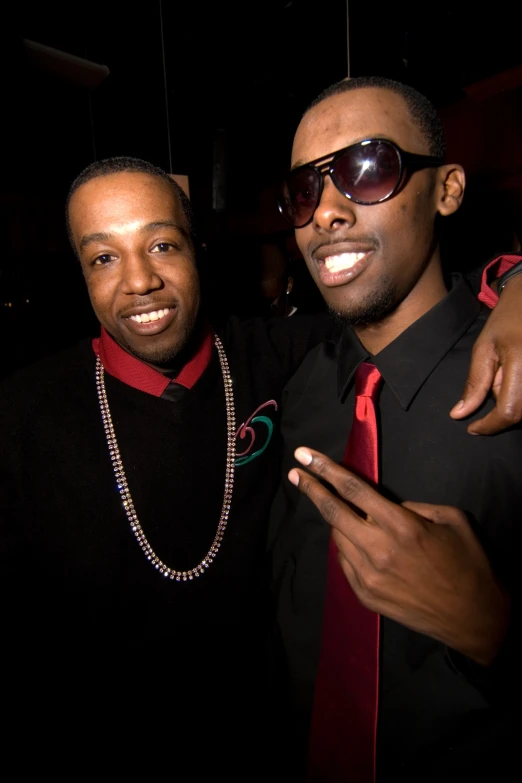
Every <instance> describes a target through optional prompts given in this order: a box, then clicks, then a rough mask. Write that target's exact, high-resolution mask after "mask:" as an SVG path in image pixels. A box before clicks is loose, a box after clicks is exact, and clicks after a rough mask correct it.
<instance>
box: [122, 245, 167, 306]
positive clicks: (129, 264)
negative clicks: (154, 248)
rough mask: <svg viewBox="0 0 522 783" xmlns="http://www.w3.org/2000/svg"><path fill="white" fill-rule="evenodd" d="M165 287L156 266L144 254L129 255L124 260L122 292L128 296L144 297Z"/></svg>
mask: <svg viewBox="0 0 522 783" xmlns="http://www.w3.org/2000/svg"><path fill="white" fill-rule="evenodd" d="M162 287H163V280H162V278H161V276H160V275H159V274H158V272H157V270H156V268H155V266H154V264H153V263H152V261H151V260H150V259H149V258H148V257H147V255H145V254H142V253H129V254H128V255H127V256H126V257H125V258H124V259H123V275H122V290H123V292H124V293H126V294H134V295H136V294H138V295H139V296H144V295H145V294H147V293H149V291H157V290H158V289H159V288H162Z"/></svg>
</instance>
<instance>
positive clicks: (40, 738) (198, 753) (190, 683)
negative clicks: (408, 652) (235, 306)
mask: <svg viewBox="0 0 522 783" xmlns="http://www.w3.org/2000/svg"><path fill="white" fill-rule="evenodd" d="M312 323H313V324H314V326H313V328H312V326H311V325H312ZM323 334H324V320H323V319H312V320H309V319H304V318H297V317H295V318H293V319H286V320H282V319H281V320H278V321H276V322H272V323H271V324H266V323H263V322H261V321H259V320H256V321H251V322H248V323H243V324H239V323H238V322H234V321H233V322H230V323H229V324H228V325H227V328H226V330H225V332H224V333H223V334H222V338H223V341H224V346H225V349H226V352H227V356H228V360H229V364H230V369H231V374H232V378H233V384H234V398H235V406H236V427H239V426H240V425H241V424H242V423H244V422H247V420H248V419H249V417H250V416H251V415H252V414H253V413H254V412H255V411H256V409H257V408H258V407H259V406H260V405H263V404H264V403H269V404H268V405H267V406H265V408H263V410H262V412H261V414H262V416H263V419H261V420H259V421H258V422H257V423H256V422H254V423H252V422H251V427H252V428H253V430H254V434H255V437H256V441H255V447H253V448H251V449H250V452H249V455H252V454H253V453H254V452H255V451H256V450H257V451H261V452H262V453H260V454H258V456H256V457H254V458H253V459H251V460H250V461H244V462H243V464H239V465H238V466H237V467H236V471H235V486H234V494H233V500H232V507H231V512H230V518H229V522H228V527H227V530H226V533H225V537H224V541H223V544H222V546H221V549H220V551H219V553H218V555H217V557H216V559H215V562H214V563H213V564H212V565H211V566H210V568H209V569H208V570H207V571H206V572H205V573H204V574H203V575H202V576H201V577H200V578H199V579H194V580H193V581H189V582H176V581H170V580H167V579H165V578H164V577H162V576H161V575H160V574H159V573H158V572H157V571H156V570H155V569H154V568H153V567H152V566H151V564H150V563H149V562H148V561H147V560H146V558H145V556H144V554H143V552H142V551H141V549H140V548H139V546H138V544H137V542H136V540H135V538H134V535H133V533H132V531H131V529H130V526H129V522H128V520H127V518H126V516H125V513H124V510H123V508H122V504H121V500H120V497H119V494H118V491H117V489H116V484H115V479H114V475H113V472H112V467H111V463H110V459H109V453H108V448H107V443H106V441H105V437H104V433H103V427H102V421H101V415H100V410H99V406H98V401H97V396H96V387H95V381H94V367H95V356H94V353H93V351H92V347H91V345H90V342H87V341H86V342H84V343H82V344H80V345H79V346H77V347H76V348H74V349H72V350H70V351H67V352H65V353H63V354H61V355H58V356H56V357H54V358H52V359H49V360H46V361H44V362H42V363H40V364H38V365H36V366H34V367H32V368H30V369H27V370H25V371H22V372H21V373H20V374H18V375H17V376H16V377H14V378H12V379H10V380H9V381H7V382H4V384H2V387H1V389H0V433H1V442H2V448H1V455H0V470H1V495H0V524H1V531H2V533H1V536H0V545H1V550H0V558H1V559H0V580H1V585H2V594H3V596H4V608H3V631H4V634H3V638H4V644H3V663H4V667H5V670H6V671H8V672H9V677H8V678H7V681H6V685H5V687H4V694H3V699H2V701H3V706H4V713H5V714H6V715H7V717H8V719H9V720H8V723H9V727H10V728H9V732H10V733H9V735H8V736H9V742H8V743H6V746H9V747H11V748H13V750H15V751H17V753H18V752H19V750H17V749H18V746H19V743H20V745H22V744H23V747H25V748H30V749H32V750H33V751H34V759H32V757H31V758H30V759H28V760H27V763H28V764H29V765H30V764H31V763H32V760H34V762H35V763H38V766H39V769H40V770H42V769H48V770H50V771H52V772H53V773H59V772H60V771H62V770H63V769H69V770H70V769H71V764H73V765H80V767H81V768H82V769H83V768H84V767H85V768H87V767H89V769H90V765H91V764H92V766H93V768H94V769H98V768H99V765H101V764H103V765H104V768H105V769H107V770H108V771H109V770H112V772H113V773H114V774H118V775H121V776H123V775H124V774H134V773H140V774H146V773H147V771H148V772H149V773H150V774H154V775H156V774H157V772H165V771H170V770H171V771H172V772H173V773H181V774H184V773H187V772H191V773H192V774H196V779H199V777H198V776H199V775H201V776H203V774H204V773H205V774H206V773H209V772H212V773H215V774H217V773H226V774H227V775H228V777H229V779H234V780H235V779H237V780H240V779H246V780H250V779H257V776H259V779H261V778H262V777H263V775H264V774H265V771H266V769H268V768H269V766H270V758H269V755H268V754H267V748H268V747H269V746H270V747H274V746H273V745H272V729H273V728H274V727H275V725H276V721H275V720H274V717H275V716H274V715H273V711H274V709H275V707H274V702H273V700H272V699H273V694H272V692H271V690H270V682H271V671H270V665H269V659H268V656H267V650H266V649H265V639H266V631H267V623H269V619H270V615H269V611H268V603H267V596H266V593H265V587H264V586H265V579H264V540H265V536H266V524H267V519H268V510H269V506H270V502H271V500H272V496H273V493H274V490H275V486H276V482H277V480H278V477H279V470H278V468H279V458H278V455H279V452H280V448H279V436H278V428H277V423H278V421H277V420H278V409H277V406H278V403H279V398H280V394H281V391H282V388H283V385H284V383H285V381H286V380H287V379H288V377H289V376H290V375H291V374H292V372H293V371H294V370H295V369H296V367H297V366H298V364H299V363H300V360H301V359H302V357H303V356H304V354H305V353H306V351H307V350H308V348H310V347H311V345H312V344H313V343H314V342H317V340H318V339H319V338H320V337H322V336H323ZM106 388H107V395H108V399H109V404H110V407H111V412H112V417H113V422H114V427H115V431H116V436H117V438H118V441H119V447H120V451H121V456H122V459H123V463H124V466H125V470H126V473H127V478H128V481H129V488H130V491H131V494H132V497H133V500H134V503H135V506H136V511H137V514H138V517H139V519H140V521H141V524H142V526H143V529H144V532H145V534H146V536H147V538H148V540H149V542H150V544H151V546H152V547H153V549H154V550H155V551H156V552H157V554H158V556H159V557H160V558H161V559H162V560H164V561H165V562H166V563H167V565H169V566H171V567H173V568H176V569H179V570H185V569H190V568H192V567H194V566H195V565H196V564H197V563H199V562H200V561H201V560H202V558H203V557H204V555H205V554H206V552H207V551H208V549H209V547H210V545H211V542H212V540H213V538H214V535H215V532H216V528H217V524H218V520H219V516H220V511H221V504H222V501H223V491H224V479H225V453H226V414H225V405H224V392H223V382H222V376H221V370H220V366H219V361H218V358H217V354H216V352H215V351H214V354H213V356H212V359H211V361H210V364H209V366H208V368H207V369H206V370H205V372H204V373H203V375H202V377H201V378H200V380H199V381H198V382H197V383H196V385H195V386H194V387H193V388H192V389H191V390H189V391H187V392H186V393H185V394H184V395H183V396H182V398H181V399H180V400H178V401H176V402H170V401H167V400H164V399H158V398H156V397H153V396H151V395H149V394H146V393H144V392H141V391H138V390H136V389H134V388H131V387H130V386H127V385H126V384H124V383H122V382H120V381H118V380H116V379H115V378H113V377H111V376H109V375H107V374H106ZM271 401H273V402H271ZM267 420H268V422H267ZM272 427H273V430H272ZM245 444H246V445H245ZM246 446H248V436H247V437H246V438H244V439H242V440H241V439H239V438H238V441H237V451H238V452H241V451H244V450H245V447H246ZM42 754H44V755H42ZM247 761H248V763H249V764H253V768H252V769H251V770H250V771H246V772H245V767H244V764H245V763H246V762H247ZM152 770H154V772H152ZM75 774H79V772H77V773H75Z"/></svg>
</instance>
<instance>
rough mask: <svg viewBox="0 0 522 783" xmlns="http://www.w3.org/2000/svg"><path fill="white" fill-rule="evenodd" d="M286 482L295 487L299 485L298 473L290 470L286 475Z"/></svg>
mask: <svg viewBox="0 0 522 783" xmlns="http://www.w3.org/2000/svg"><path fill="white" fill-rule="evenodd" d="M288 481H290V482H291V483H292V484H294V485H295V486H296V487H297V485H298V484H299V473H298V472H297V470H293V469H292V470H291V471H290V473H289V474H288Z"/></svg>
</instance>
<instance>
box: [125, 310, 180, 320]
mask: <svg viewBox="0 0 522 783" xmlns="http://www.w3.org/2000/svg"><path fill="white" fill-rule="evenodd" d="M171 310H172V308H170V307H164V308H162V309H161V310H151V312H150V313H140V314H139V315H129V316H128V319H129V321H135V322H136V323H138V324H148V323H150V322H152V321H161V319H162V318H165V316H166V315H168V314H169V313H170V312H171Z"/></svg>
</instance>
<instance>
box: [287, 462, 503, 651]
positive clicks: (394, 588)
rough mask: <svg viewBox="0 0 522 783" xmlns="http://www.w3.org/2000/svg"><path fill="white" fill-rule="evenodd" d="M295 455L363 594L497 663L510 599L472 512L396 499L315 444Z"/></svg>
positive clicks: (299, 479) (294, 477) (416, 626)
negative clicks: (471, 517) (471, 518)
mask: <svg viewBox="0 0 522 783" xmlns="http://www.w3.org/2000/svg"><path fill="white" fill-rule="evenodd" d="M295 457H296V459H297V460H298V461H299V462H300V463H301V464H302V465H305V466H306V468H307V470H308V471H311V473H310V472H307V471H304V470H301V469H296V468H294V469H292V470H291V471H290V472H289V474H288V478H289V480H290V481H291V482H292V483H293V484H295V485H297V486H298V488H299V489H300V491H301V492H302V493H303V494H304V495H307V496H308V498H309V499H310V500H311V501H312V502H313V503H314V504H315V506H316V507H317V509H318V510H319V511H320V513H321V515H322V517H323V518H324V520H325V521H326V522H327V523H328V524H329V525H331V527H332V534H333V537H334V540H335V543H336V545H337V547H338V549H339V556H340V563H341V566H342V569H343V572H344V574H345V576H346V578H347V579H348V581H349V582H350V585H351V587H352V589H353V590H354V592H355V593H356V594H357V596H358V598H359V600H360V601H361V602H362V603H363V604H364V605H365V606H366V607H367V608H369V609H371V610H373V611H375V612H378V613H379V614H382V615H384V616H386V617H389V618H391V619H392V620H395V621H397V622H399V623H401V624H403V625H405V626H407V627H408V628H411V629H413V630H415V631H418V632H420V633H423V634H426V635H428V636H431V637H433V638H434V639H437V640H439V641H441V642H443V643H444V644H446V645H448V646H449V647H451V648H452V649H454V650H457V651H458V652H461V653H462V654H464V655H467V656H468V657H469V658H471V659H473V660H475V661H476V662H477V663H481V664H483V665H487V664H489V663H491V662H492V661H493V659H494V657H495V655H496V653H497V652H498V650H499V649H500V646H501V644H502V641H503V638H504V636H505V634H506V630H507V626H508V622H509V597H508V596H507V594H506V593H505V591H504V590H503V589H502V587H501V585H500V584H499V582H498V581H497V579H496V577H495V575H494V574H493V571H492V569H491V566H490V564H489V561H488V558H487V556H486V554H485V552H484V550H483V548H482V546H481V544H480V543H479V541H478V539H477V537H476V536H475V534H474V533H473V531H472V529H471V526H470V524H469V521H468V519H467V517H466V515H465V514H464V513H463V512H462V511H461V510H460V509H458V508H455V507H453V506H438V505H432V504H426V503H410V502H407V503H403V504H402V505H398V504H397V503H393V502H391V501H390V500H387V499H386V498H384V497H383V496H382V495H381V494H379V492H377V491H376V490H375V489H373V488H372V487H371V486H370V485H369V484H367V483H366V482H365V481H363V480H362V479H360V478H359V477H358V476H356V475H355V474H354V473H352V472H351V471H348V470H346V469H345V468H343V467H341V466H340V465H337V464H336V463H335V462H333V461H332V460H331V459H329V458H328V457H326V456H325V455H324V454H321V453H319V452H317V451H313V450H312V449H307V448H299V449H297V450H296V452H295ZM312 473H313V474H315V476H318V477H319V478H320V479H321V481H319V480H318V479H317V478H316V477H315V476H314V475H311V474H312ZM323 481H325V482H327V483H328V484H329V485H330V487H331V489H329V488H327V487H325V486H324V485H323V483H321V482H323Z"/></svg>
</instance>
